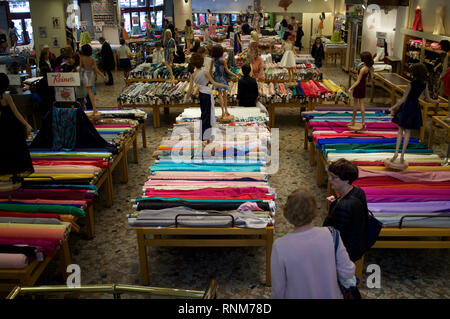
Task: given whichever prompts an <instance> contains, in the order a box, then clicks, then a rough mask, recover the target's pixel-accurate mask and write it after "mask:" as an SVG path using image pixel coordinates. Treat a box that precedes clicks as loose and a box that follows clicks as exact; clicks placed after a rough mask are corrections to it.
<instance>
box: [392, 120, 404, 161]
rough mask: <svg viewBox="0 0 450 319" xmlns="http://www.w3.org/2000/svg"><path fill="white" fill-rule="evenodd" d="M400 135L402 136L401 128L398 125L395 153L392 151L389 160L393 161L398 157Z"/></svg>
mask: <svg viewBox="0 0 450 319" xmlns="http://www.w3.org/2000/svg"><path fill="white" fill-rule="evenodd" d="M402 137H403V128H402V127H399V128H398V134H397V144H396V145H395V153H394V156H392V159H391V162H394V161H395V160H396V159H397V157H398V150H399V149H400V144H401V142H402Z"/></svg>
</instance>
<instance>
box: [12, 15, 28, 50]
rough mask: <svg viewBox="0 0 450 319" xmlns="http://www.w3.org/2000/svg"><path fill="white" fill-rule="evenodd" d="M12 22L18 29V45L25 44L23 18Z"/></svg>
mask: <svg viewBox="0 0 450 319" xmlns="http://www.w3.org/2000/svg"><path fill="white" fill-rule="evenodd" d="M12 22H13V23H14V26H15V27H16V29H17V38H18V40H17V45H22V44H24V42H25V41H24V38H23V26H22V19H13V20H12Z"/></svg>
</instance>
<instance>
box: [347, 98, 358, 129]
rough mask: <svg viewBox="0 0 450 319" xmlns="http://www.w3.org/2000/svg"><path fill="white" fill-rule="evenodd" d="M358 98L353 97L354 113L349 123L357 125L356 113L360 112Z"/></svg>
mask: <svg viewBox="0 0 450 319" xmlns="http://www.w3.org/2000/svg"><path fill="white" fill-rule="evenodd" d="M358 100H359V99H357V98H353V115H352V121H351V122H350V124H349V125H355V119H356V113H358Z"/></svg>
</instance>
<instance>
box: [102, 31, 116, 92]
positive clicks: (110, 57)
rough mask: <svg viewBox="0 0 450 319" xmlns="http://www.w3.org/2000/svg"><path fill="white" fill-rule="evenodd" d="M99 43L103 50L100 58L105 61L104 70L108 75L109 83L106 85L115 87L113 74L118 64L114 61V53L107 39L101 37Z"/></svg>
mask: <svg viewBox="0 0 450 319" xmlns="http://www.w3.org/2000/svg"><path fill="white" fill-rule="evenodd" d="M99 42H100V44H101V45H102V49H101V51H100V56H101V58H102V61H103V63H102V70H103V71H105V72H106V74H107V75H108V82H106V85H114V78H113V75H112V72H111V70H113V69H114V67H115V65H116V62H115V61H114V53H113V51H112V49H111V46H110V45H109V43H108V42H106V40H105V38H103V37H101V38H100V39H99Z"/></svg>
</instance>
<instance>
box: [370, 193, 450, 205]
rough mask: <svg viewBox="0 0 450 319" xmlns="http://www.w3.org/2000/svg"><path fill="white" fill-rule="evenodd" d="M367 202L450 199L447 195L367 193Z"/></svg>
mask: <svg viewBox="0 0 450 319" xmlns="http://www.w3.org/2000/svg"><path fill="white" fill-rule="evenodd" d="M366 199H367V202H368V203H392V202H433V201H450V196H449V195H398V194H397V192H395V195H367V194H366Z"/></svg>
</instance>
